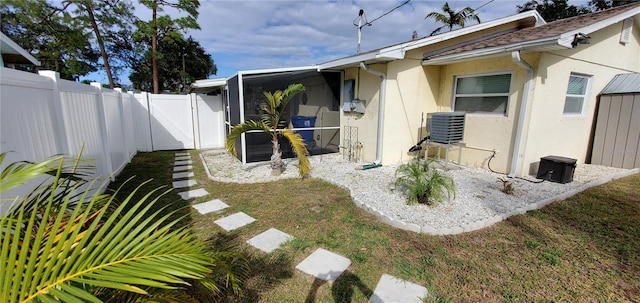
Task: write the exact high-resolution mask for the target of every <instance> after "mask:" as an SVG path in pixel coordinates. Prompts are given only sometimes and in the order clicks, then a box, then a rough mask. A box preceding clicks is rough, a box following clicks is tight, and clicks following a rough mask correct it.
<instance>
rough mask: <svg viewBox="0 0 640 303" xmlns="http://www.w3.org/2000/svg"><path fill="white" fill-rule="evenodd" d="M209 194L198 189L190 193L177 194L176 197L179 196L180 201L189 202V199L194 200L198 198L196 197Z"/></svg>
mask: <svg viewBox="0 0 640 303" xmlns="http://www.w3.org/2000/svg"><path fill="white" fill-rule="evenodd" d="M208 194H209V193H208V192H207V191H206V190H204V189H202V188H198V189H193V190H190V191H183V192H181V193H178V195H180V198H182V200H189V199H194V198H198V197H203V196H206V195H208Z"/></svg>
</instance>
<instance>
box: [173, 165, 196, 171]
mask: <svg viewBox="0 0 640 303" xmlns="http://www.w3.org/2000/svg"><path fill="white" fill-rule="evenodd" d="M192 169H193V166H191V165H181V166H174V167H173V171H174V172H178V171H183V170H192Z"/></svg>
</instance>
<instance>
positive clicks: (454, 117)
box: [427, 112, 466, 144]
mask: <svg viewBox="0 0 640 303" xmlns="http://www.w3.org/2000/svg"><path fill="white" fill-rule="evenodd" d="M465 115H466V113H465V112H438V113H429V116H430V117H428V118H427V128H428V131H429V136H430V140H431V141H433V142H437V143H443V144H451V143H458V142H460V141H462V140H463V138H464V119H465Z"/></svg>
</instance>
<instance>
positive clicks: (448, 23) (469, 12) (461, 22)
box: [424, 2, 480, 36]
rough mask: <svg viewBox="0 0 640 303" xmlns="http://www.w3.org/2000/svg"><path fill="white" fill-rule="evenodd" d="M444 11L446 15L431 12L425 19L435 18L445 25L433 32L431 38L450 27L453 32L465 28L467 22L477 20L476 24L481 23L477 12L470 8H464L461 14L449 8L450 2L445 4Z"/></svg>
mask: <svg viewBox="0 0 640 303" xmlns="http://www.w3.org/2000/svg"><path fill="white" fill-rule="evenodd" d="M442 11H443V12H444V14H443V13H439V12H430V13H429V14H428V15H427V16H426V17H424V18H425V19H429V18H434V19H435V20H436V21H437V22H442V23H444V25H443V26H441V27H438V28H436V29H435V30H434V31H433V32H431V35H430V36H433V35H435V34H436V33H438V32H439V31H440V30H442V29H443V28H445V27H448V28H449V31H451V30H453V28H454V27H455V26H459V27H464V26H465V22H466V21H467V20H469V21H472V20H475V21H476V22H478V23H480V17H478V15H477V14H476V11H475V10H474V9H473V8H471V7H468V6H467V7H465V8H463V9H462V10H460V11H459V12H456V11H455V10H453V9H451V8H450V7H449V3H448V2H445V3H444V5H443V6H442Z"/></svg>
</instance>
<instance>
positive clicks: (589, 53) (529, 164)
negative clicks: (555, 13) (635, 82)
mask: <svg viewBox="0 0 640 303" xmlns="http://www.w3.org/2000/svg"><path fill="white" fill-rule="evenodd" d="M621 29H622V23H618V24H615V25H612V26H610V27H607V28H605V29H603V30H600V31H598V32H595V33H591V34H590V36H591V44H589V45H578V46H577V47H576V48H575V49H569V50H563V51H555V52H548V53H543V54H542V56H541V58H540V64H539V66H538V67H537V69H536V75H537V77H536V79H535V80H536V84H535V85H536V89H535V93H534V95H533V98H532V99H531V106H530V107H531V119H530V121H529V131H528V133H527V136H526V137H525V138H524V140H523V141H524V142H527V143H526V150H524V151H523V153H522V161H521V165H522V167H521V168H520V169H519V171H520V172H522V173H523V174H528V173H530V168H531V169H532V170H533V171H535V169H536V168H537V164H538V162H539V160H540V158H541V157H544V156H548V155H556V156H564V157H569V158H574V159H577V160H578V163H584V162H585V158H586V157H587V153H588V152H589V140H590V137H591V127H592V124H593V116H594V112H595V107H596V100H597V95H598V93H599V92H600V91H602V89H603V88H604V87H605V86H606V85H607V84H608V83H609V81H611V79H613V77H614V76H615V75H617V74H621V73H630V72H640V45H639V43H638V41H640V34H639V28H638V27H637V26H636V27H635V28H634V29H633V34H634V35H633V37H632V41H631V43H628V44H626V45H623V44H621V43H619V40H620V33H621ZM572 72H573V73H578V74H583V75H589V76H592V77H591V89H590V90H589V92H588V94H589V95H588V100H587V104H586V106H587V110H586V113H585V114H584V115H578V116H565V115H563V108H564V101H565V96H566V91H567V85H568V82H569V76H570V74H571V73H572ZM533 171H532V172H533Z"/></svg>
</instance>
